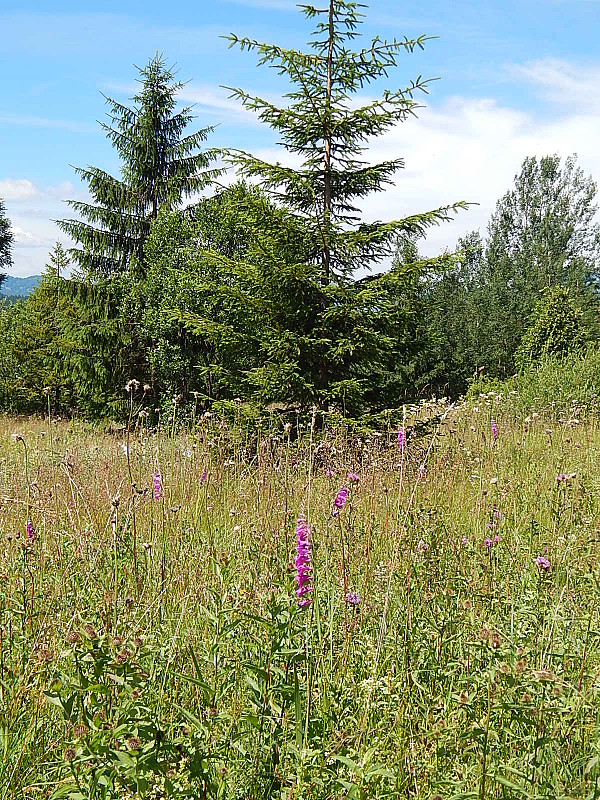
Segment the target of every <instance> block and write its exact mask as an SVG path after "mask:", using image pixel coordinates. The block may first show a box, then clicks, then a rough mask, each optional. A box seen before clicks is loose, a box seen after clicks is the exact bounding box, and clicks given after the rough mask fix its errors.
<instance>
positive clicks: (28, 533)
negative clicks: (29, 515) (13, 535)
mask: <svg viewBox="0 0 600 800" xmlns="http://www.w3.org/2000/svg"><path fill="white" fill-rule="evenodd" d="M25 538H26V539H27V541H28V542H32V541H33V540H34V539H35V531H34V529H33V522H32V521H31V520H30V519H28V520H27V525H26V526H25Z"/></svg>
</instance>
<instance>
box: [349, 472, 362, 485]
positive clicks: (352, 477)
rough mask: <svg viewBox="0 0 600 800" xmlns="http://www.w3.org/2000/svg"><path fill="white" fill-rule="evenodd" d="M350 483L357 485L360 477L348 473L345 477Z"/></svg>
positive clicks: (354, 473) (353, 473)
mask: <svg viewBox="0 0 600 800" xmlns="http://www.w3.org/2000/svg"><path fill="white" fill-rule="evenodd" d="M346 477H347V478H348V480H349V481H350V482H351V483H358V481H359V480H360V477H359V476H358V475H357V474H356V472H349V473H348V475H347V476H346Z"/></svg>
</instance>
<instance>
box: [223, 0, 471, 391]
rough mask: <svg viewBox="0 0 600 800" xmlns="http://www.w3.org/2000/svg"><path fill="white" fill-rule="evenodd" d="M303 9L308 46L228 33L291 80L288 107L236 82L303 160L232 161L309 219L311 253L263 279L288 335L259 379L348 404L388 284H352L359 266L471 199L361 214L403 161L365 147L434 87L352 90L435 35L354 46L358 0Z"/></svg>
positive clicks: (368, 354) (375, 335) (357, 387)
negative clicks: (391, 217)
mask: <svg viewBox="0 0 600 800" xmlns="http://www.w3.org/2000/svg"><path fill="white" fill-rule="evenodd" d="M300 8H301V11H302V12H303V13H304V15H305V16H306V17H307V18H308V19H310V20H312V19H315V20H316V29H315V31H314V33H313V36H312V39H311V41H310V43H309V48H310V49H309V50H308V52H298V51H296V50H289V49H284V48H282V47H279V46H278V45H271V44H263V43H260V42H257V41H254V40H251V39H248V38H241V39H240V38H238V37H237V36H235V35H233V34H232V35H231V36H230V37H229V41H230V44H231V45H232V46H233V45H238V46H239V47H240V48H241V49H242V50H251V51H254V52H256V53H257V54H258V56H259V64H261V65H262V64H268V65H269V66H272V67H274V68H275V69H276V70H277V71H278V72H279V74H282V75H285V77H286V78H287V79H288V80H289V81H290V83H291V89H290V91H288V92H287V93H286V99H288V100H289V104H288V105H287V106H285V107H279V106H275V105H274V104H272V103H270V102H268V101H266V100H263V99H261V98H259V97H254V96H251V95H249V94H247V93H246V92H244V91H242V90H240V89H234V90H232V91H233V96H235V97H237V98H239V99H240V100H241V102H242V103H243V105H244V106H245V107H246V108H248V109H250V110H252V111H254V112H255V113H257V114H258V116H259V118H260V120H261V121H262V122H266V123H267V124H268V125H270V126H271V127H272V128H273V129H274V130H276V131H277V133H278V135H279V137H280V141H281V143H282V144H283V145H284V147H285V148H286V149H287V151H288V152H289V153H291V154H293V155H295V156H298V157H299V158H300V160H301V165H300V166H299V167H298V168H293V167H290V166H282V165H281V164H270V163H266V162H265V161H262V160H260V159H258V158H255V157H254V156H252V155H250V154H248V153H244V152H235V153H232V154H231V157H230V158H231V162H232V163H233V164H234V165H235V166H236V167H237V168H238V169H239V170H240V171H241V173H242V174H243V175H246V176H249V177H251V178H253V179H258V180H259V182H260V184H261V186H262V187H263V188H264V189H265V190H266V191H267V192H269V193H270V194H271V195H272V196H273V197H274V198H275V199H276V201H277V202H278V203H280V204H281V205H282V207H284V208H286V209H289V212H288V220H286V222H287V223H288V224H292V226H294V225H295V226H299V225H301V226H302V227H303V228H304V230H305V231H306V233H307V236H306V249H305V252H304V254H303V258H302V262H297V263H293V264H289V263H286V262H285V261H283V260H282V259H281V258H280V257H279V258H277V257H276V258H275V259H273V260H272V262H271V263H268V266H267V269H268V272H269V274H268V275H262V276H261V277H263V278H266V279H267V282H269V281H271V282H272V281H273V277H274V276H276V281H277V284H276V286H272V287H271V288H272V289H274V290H275V292H274V294H273V295H272V297H271V301H272V302H274V305H273V308H274V310H275V311H276V316H275V319H274V322H275V326H276V329H277V330H279V331H281V335H278V336H276V338H275V339H274V340H273V343H272V347H271V348H270V349H269V350H268V351H267V353H266V361H265V364H264V366H263V367H262V368H261V369H260V370H259V371H258V372H256V373H255V376H256V378H258V379H259V380H258V381H257V385H258V384H260V386H261V387H263V388H266V387H269V386H275V385H278V386H281V387H283V395H282V396H281V399H289V400H291V399H294V400H297V401H300V402H301V403H307V402H316V403H318V404H319V405H321V406H323V405H327V404H329V403H330V402H335V403H340V401H341V400H342V399H343V397H344V396H346V395H347V394H348V393H349V392H350V393H351V394H352V395H353V396H354V397H355V398H356V399H357V400H358V398H359V397H360V396H361V395H362V394H363V393H364V391H365V388H366V387H367V385H368V381H366V380H364V370H365V366H366V363H367V362H368V361H370V362H372V361H373V358H374V352H373V347H375V348H376V346H377V342H378V341H381V337H380V331H378V329H377V327H374V326H373V325H371V324H370V322H369V315H368V314H365V313H364V309H365V308H368V307H369V306H372V305H373V303H375V304H379V303H380V302H381V299H382V296H381V294H380V293H377V292H378V291H379V292H381V291H387V289H388V288H389V287H387V286H385V284H384V283H381V282H379V283H377V282H376V283H373V284H371V285H370V286H369V290H368V293H367V295H365V288H364V287H360V288H357V287H355V286H354V285H353V281H352V279H351V275H352V272H353V270H355V269H356V268H359V267H360V268H365V267H370V266H372V265H373V264H374V263H377V262H378V261H381V259H383V258H384V257H386V256H390V255H392V253H393V251H394V248H395V244H396V241H397V238H398V236H399V235H406V234H411V235H418V234H422V233H423V232H424V230H426V229H427V228H428V227H429V226H430V225H433V224H437V223H439V222H441V221H443V220H446V219H448V218H449V216H450V215H451V213H452V212H454V211H456V210H457V209H458V208H459V207H463V205H464V204H462V203H457V204H455V205H452V206H447V207H444V208H439V209H436V210H435V211H431V212H427V213H423V214H417V215H415V216H412V217H409V218H406V219H402V220H395V221H392V222H385V223H384V222H374V223H361V222H360V213H359V203H360V201H361V200H362V199H363V198H365V197H366V196H368V195H369V194H370V193H371V192H374V191H380V190H382V189H383V188H384V187H385V186H386V184H390V183H391V182H392V179H393V176H394V175H395V173H396V172H397V171H398V170H399V169H401V168H402V167H403V160H402V159H401V158H397V159H394V160H391V161H387V162H383V163H380V164H376V165H371V164H369V163H368V161H367V160H366V158H365V156H364V151H365V149H366V145H367V142H368V140H369V139H370V138H371V137H374V136H379V135H381V134H383V133H385V132H386V131H387V130H389V129H391V128H392V127H393V126H394V125H396V124H397V123H399V122H402V121H404V120H406V119H407V118H408V117H409V116H411V115H414V114H415V112H416V110H417V108H418V107H419V106H418V103H417V101H416V100H415V95H416V94H417V93H418V92H420V91H426V90H427V85H428V82H427V81H426V80H423V79H422V78H418V79H417V80H416V81H413V82H410V84H409V85H408V86H407V87H406V88H405V89H400V90H397V91H387V90H386V91H385V92H384V93H383V96H382V97H381V98H379V99H377V100H374V101H372V102H370V103H368V104H367V105H364V106H361V107H359V108H355V107H354V106H353V104H352V102H351V100H352V97H353V95H355V94H356V93H357V92H359V91H361V90H362V89H364V88H365V87H366V86H368V85H370V84H371V83H372V82H374V81H376V80H377V79H378V78H381V77H383V76H387V74H388V71H389V70H390V69H391V68H392V67H395V66H396V64H397V58H398V56H399V54H400V53H404V52H408V53H411V52H413V51H414V50H415V48H423V46H424V43H425V41H426V38H425V37H421V38H418V39H412V40H409V39H405V40H396V39H394V40H392V41H390V42H385V41H382V40H380V39H379V38H375V39H374V40H373V41H372V42H371V43H370V44H369V45H368V46H367V47H365V48H363V49H360V50H356V51H352V50H351V49H350V48H349V43H351V42H352V40H354V39H355V38H356V37H357V36H358V31H357V28H358V25H359V23H360V18H361V16H362V14H361V13H360V12H359V8H360V6H359V5H358V4H356V3H352V2H345V0H330V2H329V3H328V7H327V8H326V9H317V8H315V7H313V6H310V5H302V6H300ZM292 220H293V221H292ZM274 255H275V256H277V254H274ZM376 294H377V297H376V296H375V295H376ZM364 301H366V306H365V305H364ZM361 308H362V310H361ZM300 311H301V313H300ZM375 361H379V356H376V357H375ZM359 375H362V377H357V376H359ZM267 392H268V389H267Z"/></svg>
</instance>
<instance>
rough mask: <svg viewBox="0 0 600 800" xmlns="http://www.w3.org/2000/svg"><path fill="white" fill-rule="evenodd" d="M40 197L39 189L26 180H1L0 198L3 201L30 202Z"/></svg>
mask: <svg viewBox="0 0 600 800" xmlns="http://www.w3.org/2000/svg"><path fill="white" fill-rule="evenodd" d="M38 195H39V189H38V188H37V187H36V186H34V184H33V183H32V181H30V180H27V179H26V178H18V179H16V180H15V179H14V178H5V179H4V180H0V197H1V198H2V199H3V200H30V199H31V198H32V197H37V196H38Z"/></svg>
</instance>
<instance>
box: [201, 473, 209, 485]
mask: <svg viewBox="0 0 600 800" xmlns="http://www.w3.org/2000/svg"><path fill="white" fill-rule="evenodd" d="M207 477H208V473H207V471H206V470H205V469H204V470H203V471H202V475H200V486H202V484H203V483H205V481H206V479H207Z"/></svg>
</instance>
